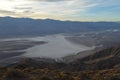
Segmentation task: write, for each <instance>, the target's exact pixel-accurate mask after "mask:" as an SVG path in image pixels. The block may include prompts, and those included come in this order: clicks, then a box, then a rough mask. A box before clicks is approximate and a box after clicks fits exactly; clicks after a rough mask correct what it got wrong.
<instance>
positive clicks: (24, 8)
mask: <svg viewBox="0 0 120 80" xmlns="http://www.w3.org/2000/svg"><path fill="white" fill-rule="evenodd" d="M14 9H19V10H30V9H32V7H29V6H16V7H14Z"/></svg>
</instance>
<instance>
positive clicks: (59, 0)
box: [9, 0, 74, 2]
mask: <svg viewBox="0 0 120 80" xmlns="http://www.w3.org/2000/svg"><path fill="white" fill-rule="evenodd" d="M9 1H18V0H9ZM24 1H40V2H61V1H71V0H24ZM73 1H74V0H73Z"/></svg>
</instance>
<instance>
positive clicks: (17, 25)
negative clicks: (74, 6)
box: [0, 17, 120, 36]
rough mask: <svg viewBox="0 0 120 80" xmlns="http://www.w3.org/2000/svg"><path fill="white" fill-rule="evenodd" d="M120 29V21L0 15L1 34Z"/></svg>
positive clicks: (16, 34)
mask: <svg viewBox="0 0 120 80" xmlns="http://www.w3.org/2000/svg"><path fill="white" fill-rule="evenodd" d="M108 29H120V23H119V22H78V21H77V22H75V21H59V20H53V19H31V18H12V17H0V36H2V35H3V36H19V35H23V36H25V35H36V36H38V35H49V34H59V33H79V32H90V31H102V30H108Z"/></svg>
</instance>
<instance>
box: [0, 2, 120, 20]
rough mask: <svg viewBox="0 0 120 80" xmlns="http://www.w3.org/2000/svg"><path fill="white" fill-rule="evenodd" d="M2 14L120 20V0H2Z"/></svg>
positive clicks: (0, 11)
mask: <svg viewBox="0 0 120 80" xmlns="http://www.w3.org/2000/svg"><path fill="white" fill-rule="evenodd" d="M0 16H12V17H30V18H37V19H45V18H51V19H60V20H73V21H74V20H77V21H120V0H0Z"/></svg>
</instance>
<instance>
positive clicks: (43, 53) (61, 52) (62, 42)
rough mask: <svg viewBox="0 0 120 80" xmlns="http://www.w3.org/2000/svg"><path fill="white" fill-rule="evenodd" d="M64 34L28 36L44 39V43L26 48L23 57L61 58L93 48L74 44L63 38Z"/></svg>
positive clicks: (38, 39)
mask: <svg viewBox="0 0 120 80" xmlns="http://www.w3.org/2000/svg"><path fill="white" fill-rule="evenodd" d="M65 37H66V36H64V35H49V36H42V37H34V38H28V39H29V40H33V41H45V42H47V43H46V44H43V45H36V46H34V47H32V48H29V49H26V53H25V54H23V55H22V56H24V57H48V58H61V57H64V56H67V55H70V54H75V53H78V52H81V51H85V50H90V49H93V47H87V46H84V45H81V44H78V45H77V44H74V43H71V42H70V41H68V40H67V39H65Z"/></svg>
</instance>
